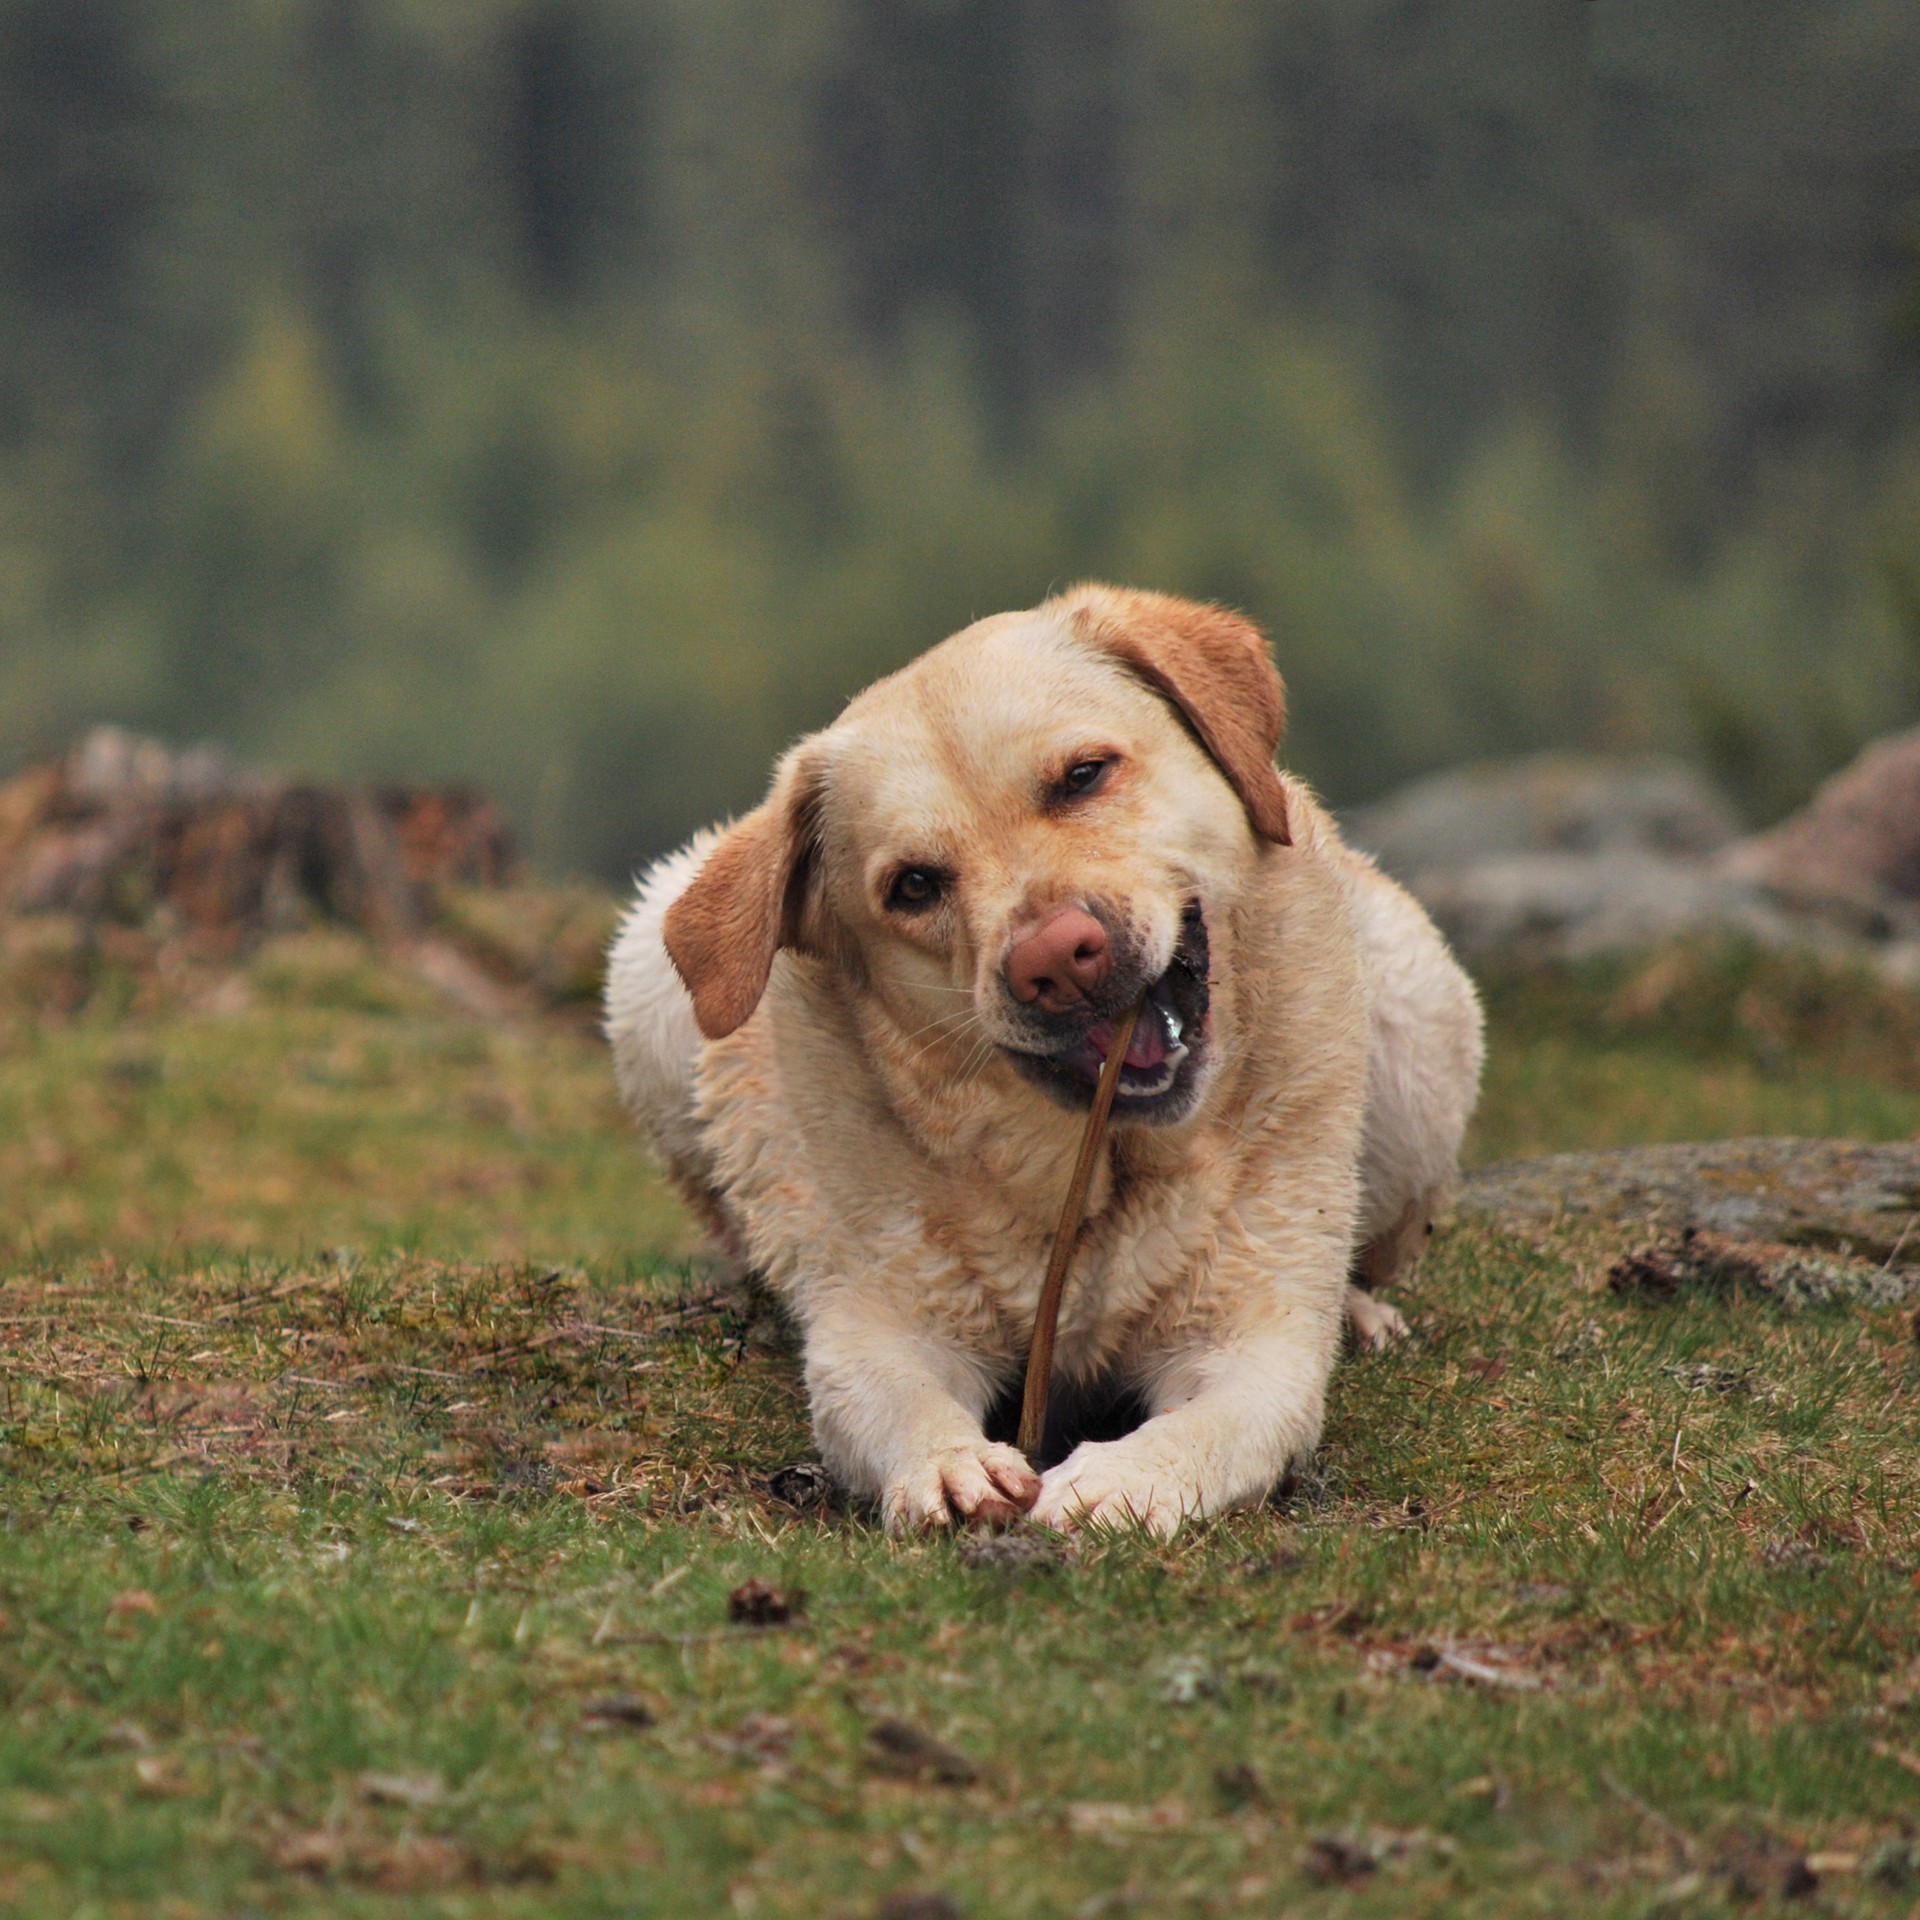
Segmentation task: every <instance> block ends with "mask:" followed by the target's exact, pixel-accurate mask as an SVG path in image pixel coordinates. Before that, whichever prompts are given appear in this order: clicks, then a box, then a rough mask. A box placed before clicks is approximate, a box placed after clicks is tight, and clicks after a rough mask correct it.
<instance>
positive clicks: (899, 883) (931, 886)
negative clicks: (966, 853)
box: [887, 867, 947, 913]
mask: <svg viewBox="0 0 1920 1920" xmlns="http://www.w3.org/2000/svg"><path fill="white" fill-rule="evenodd" d="M946 886H947V876H946V875H945V874H944V873H942V872H941V871H940V869H939V868H938V867H902V868H901V869H900V871H899V872H898V873H896V874H895V875H894V876H893V885H892V886H890V887H889V888H888V889H887V906H888V908H889V909H890V910H891V911H892V912H894V913H919V912H921V911H922V910H923V909H925V908H927V907H930V906H932V905H933V903H934V902H935V901H936V900H938V899H939V898H940V896H941V894H942V893H944V892H945V891H946Z"/></svg>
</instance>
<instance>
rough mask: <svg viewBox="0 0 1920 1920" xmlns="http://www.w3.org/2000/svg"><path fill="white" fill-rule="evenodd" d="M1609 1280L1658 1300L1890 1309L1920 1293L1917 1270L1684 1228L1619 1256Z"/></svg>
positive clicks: (1625, 1290) (1629, 1291) (1616, 1286)
mask: <svg viewBox="0 0 1920 1920" xmlns="http://www.w3.org/2000/svg"><path fill="white" fill-rule="evenodd" d="M1607 1285H1608V1287H1609V1289H1610V1290H1611V1291H1613V1292H1614V1293H1625V1294H1649V1295H1652V1296H1653V1297H1654V1298H1656V1299H1661V1300H1673V1299H1678V1298H1679V1297H1680V1296H1681V1295H1683V1294H1687V1293H1710V1294H1739V1293H1748V1294H1762V1295H1766V1296H1768V1297H1770V1298H1771V1299H1773V1300H1776V1301H1778V1302H1779V1303H1780V1304H1781V1305H1782V1306H1784V1307H1790V1308H1791V1307H1823V1306H1828V1305H1831V1304H1832V1303H1833V1302H1834V1301H1836V1300H1854V1301H1858V1302H1859V1303H1860V1304H1861V1305H1862V1306H1869V1307H1892V1306H1903V1305H1904V1304H1905V1303H1906V1302H1907V1301H1909V1300H1911V1299H1914V1298H1915V1297H1916V1296H1920V1271H1916V1270H1914V1269H1912V1268H1906V1267H1896V1266H1893V1265H1891V1264H1889V1263H1885V1262H1875V1261H1873V1260H1862V1259H1856V1258H1853V1257H1851V1256H1848V1255H1844V1254H1829V1253H1816V1252H1813V1251H1812V1250H1810V1249H1808V1248H1805V1247H1790V1246H1787V1245H1785V1244H1784V1243H1783V1242H1781V1241H1778V1240H1742V1239H1735V1238H1733V1237H1732V1236H1730V1235H1728V1234H1724V1233H1709V1232H1707V1231H1705V1230H1704V1229H1702V1228H1699V1227H1683V1228H1681V1230H1680V1231H1679V1232H1678V1233H1670V1234H1668V1235H1666V1236H1665V1237H1664V1238H1663V1239H1661V1240H1657V1241H1655V1242H1654V1243H1653V1244H1652V1245H1650V1246H1645V1247H1636V1248H1635V1249H1634V1250H1633V1251H1632V1252H1631V1253H1629V1254H1626V1255H1625V1256H1623V1257H1622V1258H1621V1259H1619V1260H1616V1261H1615V1262H1614V1263H1613V1265H1612V1267H1610V1268H1609V1269H1608V1271H1607ZM1707 1384H1716V1383H1711V1382H1709V1383H1707Z"/></svg>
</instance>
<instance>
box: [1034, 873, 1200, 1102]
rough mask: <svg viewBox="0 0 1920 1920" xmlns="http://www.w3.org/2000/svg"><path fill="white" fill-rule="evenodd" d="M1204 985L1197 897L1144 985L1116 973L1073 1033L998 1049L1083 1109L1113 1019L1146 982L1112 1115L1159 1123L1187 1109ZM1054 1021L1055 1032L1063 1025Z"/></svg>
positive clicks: (1197, 1061) (1053, 1092) (1089, 1098)
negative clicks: (1162, 964)
mask: <svg viewBox="0 0 1920 1920" xmlns="http://www.w3.org/2000/svg"><path fill="white" fill-rule="evenodd" d="M1208 981H1209V959H1208V946H1207V922H1206V916H1205V914H1204V913H1203V911H1202V910H1201V906H1200V903H1199V902H1198V901H1197V900H1196V901H1190V902H1189V903H1188V905H1187V907H1186V910H1185V911H1184V912H1183V913H1182V915H1181V918H1180V940H1179V944H1178V945H1177V946H1176V947H1175V948H1174V953H1173V959H1172V960H1171V961H1170V962H1169V964H1168V966H1167V969H1166V971H1165V972H1164V973H1162V974H1160V975H1159V976H1158V978H1156V979H1154V980H1151V981H1148V982H1144V983H1143V982H1142V981H1141V980H1140V978H1139V977H1138V976H1137V975H1135V976H1134V977H1132V978H1131V979H1129V980H1125V981H1122V980H1121V979H1120V978H1119V977H1118V971H1117V970H1116V976H1115V978H1114V979H1113V980H1111V981H1109V982H1108V984H1107V989H1106V991H1105V992H1104V993H1103V994H1102V996H1101V1004H1100V1005H1099V1006H1097V1007H1093V1008H1090V1009H1089V1010H1088V1012H1087V1014H1086V1015H1084V1016H1083V1017H1082V1019H1081V1020H1080V1021H1079V1022H1078V1025H1077V1031H1071V1032H1067V1033H1065V1034H1063V1035H1062V1036H1061V1038H1060V1039H1059V1040H1058V1041H1057V1042H1056V1043H1055V1044H1054V1045H1052V1046H1050V1047H1047V1046H1035V1047H1031V1048H1029V1047H1025V1046H1008V1047H1006V1048H1005V1049H1004V1051H1005V1052H1006V1053H1007V1055H1008V1056H1009V1057H1010V1058H1011V1059H1012V1061H1013V1062H1014V1064H1015V1065H1016V1066H1017V1067H1018V1068H1019V1069H1020V1071H1021V1072H1022V1073H1024V1074H1025V1075H1026V1076H1027V1078H1028V1079H1029V1080H1031V1081H1033V1083H1034V1084H1035V1085H1036V1086H1038V1087H1040V1088H1042V1089H1044V1090H1045V1091H1046V1092H1047V1093H1049V1094H1051V1095H1052V1096H1053V1097H1054V1098H1055V1099H1056V1100H1058V1101H1059V1102H1060V1103H1061V1104H1062V1105H1063V1106H1067V1107H1073V1108H1085V1107H1087V1106H1088V1105H1090V1104H1091V1102H1092V1099H1093V1090H1094V1087H1095V1086H1096V1085H1097V1084H1098V1082H1099V1079H1100V1070H1101V1068H1102V1067H1104V1066H1105V1065H1106V1061H1107V1053H1108V1050H1109V1049H1110V1048H1111V1046H1112V1044H1113V1035H1114V1027H1115V1024H1116V1022H1117V1020H1118V1018H1119V1015H1120V1014H1121V1013H1122V1012H1123V1011H1124V1010H1125V1009H1126V1008H1127V1007H1128V1006H1130V1005H1131V1004H1132V1003H1133V1001H1134V1000H1135V999H1137V998H1138V997H1139V994H1140V990H1141V987H1142V985H1143V984H1144V985H1145V986H1146V1005H1145V1006H1144V1007H1142V1008H1141V1010H1140V1018H1139V1019H1138V1020H1137V1021H1136V1022H1135V1023H1134V1028H1133V1036H1132V1038H1131V1040H1130V1041H1129V1042H1128V1045H1127V1052H1126V1058H1125V1059H1124V1060H1123V1061H1122V1062H1121V1066H1120V1082H1119V1086H1118V1088H1117V1089H1116V1091H1115V1094H1114V1102H1113V1112H1114V1117H1115V1119H1117V1120H1143V1121H1159V1122H1161V1123H1163V1124H1164V1123H1166V1122H1170V1121H1174V1120H1179V1119H1183V1118H1185V1116H1186V1113H1187V1111H1188V1109H1189V1108H1190V1107H1191V1106H1192V1104H1193V1098H1194V1094H1195V1091H1196V1089H1197V1086H1198V1079H1199V1071H1198V1070H1199V1066H1200V1062H1201V1060H1202V1058H1203V1056H1204V1053H1205V1050H1206V1047H1207V1044H1208V1038H1209V1036H1208V1030H1207V1013H1208V1010H1209V1007H1210V1006H1211V995H1210V993H1209V990H1208ZM1054 1024H1055V1026H1056V1028H1058V1027H1059V1026H1060V1024H1061V1023H1059V1022H1055V1023H1054Z"/></svg>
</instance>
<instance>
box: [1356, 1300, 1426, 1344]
mask: <svg viewBox="0 0 1920 1920" xmlns="http://www.w3.org/2000/svg"><path fill="white" fill-rule="evenodd" d="M1347 1325H1348V1326H1349V1327H1351V1328H1352V1329H1353V1342H1354V1345H1355V1346H1357V1347H1359V1348H1360V1349H1361V1350H1362V1351H1363V1352H1366V1353H1385V1352H1386V1350H1387V1349H1388V1348H1389V1347H1397V1346H1398V1345H1399V1344H1400V1342H1401V1341H1402V1340H1404V1339H1406V1338H1407V1337H1408V1336H1409V1335H1410V1334H1411V1333H1412V1331H1413V1329H1412V1328H1411V1327H1409V1326H1408V1325H1407V1322H1406V1318H1405V1316H1404V1315H1402V1314H1401V1312H1400V1311H1399V1309H1398V1308H1397V1307H1390V1306H1388V1305H1387V1303H1386V1302H1385V1301H1384V1300H1382V1299H1380V1298H1379V1296H1378V1295H1376V1294H1371V1293H1369V1292H1368V1291H1367V1290H1366V1288H1365V1287H1355V1286H1349V1287H1348V1288H1347Z"/></svg>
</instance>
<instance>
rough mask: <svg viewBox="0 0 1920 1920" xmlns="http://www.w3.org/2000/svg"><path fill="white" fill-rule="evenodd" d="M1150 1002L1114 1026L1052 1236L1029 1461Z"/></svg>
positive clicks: (1035, 1353) (1024, 1400) (1035, 1364)
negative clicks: (1083, 1233)
mask: <svg viewBox="0 0 1920 1920" xmlns="http://www.w3.org/2000/svg"><path fill="white" fill-rule="evenodd" d="M1146 1004H1147V997H1146V995H1145V994H1142V995H1141V996H1140V998H1139V999H1138V1000H1136V1001H1135V1002H1134V1003H1133V1005H1132V1006H1131V1007H1129V1008H1128V1009H1127V1011H1126V1012H1125V1013H1123V1014H1122V1015H1121V1016H1120V1018H1119V1019H1118V1020H1116V1021H1115V1022H1114V1023H1113V1038H1112V1039H1111V1040H1110V1041H1109V1042H1108V1043H1107V1057H1106V1059H1105V1061H1103V1062H1102V1064H1101V1067H1100V1084H1099V1085H1098V1086H1097V1087H1095V1088H1094V1090H1093V1107H1092V1109H1091V1111H1090V1112H1089V1113H1088V1114H1087V1130H1086V1132H1085V1133H1084V1134H1082V1135H1081V1138H1080V1157H1079V1159H1078V1160H1076V1161H1075V1162H1074V1163H1073V1178H1072V1179H1071V1180H1070V1181H1068V1183H1067V1204H1066V1205H1065V1206H1064V1207H1063V1208H1062V1209H1061V1211H1060V1226H1059V1230H1058V1231H1057V1232H1056V1233H1055V1234H1054V1236H1053V1252H1052V1254H1051V1255H1050V1256H1049V1258H1048V1260H1047V1277H1046V1279H1045V1280H1044V1281H1043V1282H1042V1283H1041V1287H1040V1304H1039V1305H1038V1306H1037V1307H1036V1308H1035V1309H1034V1313H1033V1345H1032V1346H1031V1347H1029V1348H1028V1349H1027V1390H1026V1392H1025V1394H1024V1395H1023V1396H1022V1397H1021V1401H1020V1435H1019V1439H1018V1440H1017V1442H1016V1443H1015V1444H1016V1445H1018V1447H1019V1449H1020V1451H1021V1452H1022V1453H1024V1454H1025V1455H1026V1456H1027V1458H1028V1459H1029V1460H1033V1459H1036V1458H1037V1457H1038V1455H1039V1452H1040V1442H1041V1441H1042V1440H1043V1439H1044V1438H1045V1437H1046V1431H1047V1386H1048V1383H1049V1382H1050V1381H1051V1379H1052V1377H1053V1336H1054V1332H1055V1330H1056V1329H1057V1328H1058V1327H1059V1325H1060V1296H1061V1294H1062V1293H1063V1292H1064V1291H1065V1290H1066V1284H1067V1263H1068V1262H1069V1261H1070V1260H1071V1259H1072V1258H1073V1243H1074V1242H1075V1241H1076V1240H1078V1239H1079V1238H1080V1215H1081V1212H1082V1210H1083V1209H1084V1208H1085V1206H1086V1204H1087V1188H1088V1187H1089V1186H1091V1185H1092V1184H1093V1163H1094V1161H1095V1160H1097V1159H1098V1158H1099V1157H1100V1142H1101V1140H1102V1139H1103V1138H1104V1137H1105V1135H1106V1131H1107V1115H1108V1114H1109V1113H1111V1112H1112V1111H1113V1096H1114V1091H1115V1089H1116V1088H1117V1087H1118V1086H1119V1085H1120V1069H1121V1067H1123V1066H1124V1065H1125V1064H1126V1058H1127V1048H1128V1046H1129V1044H1130V1043H1131V1042H1132V1040H1133V1027H1134V1022H1135V1021H1136V1020H1138V1019H1139V1018H1140V1009H1141V1008H1142V1007H1144V1006H1145V1005H1146Z"/></svg>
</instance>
